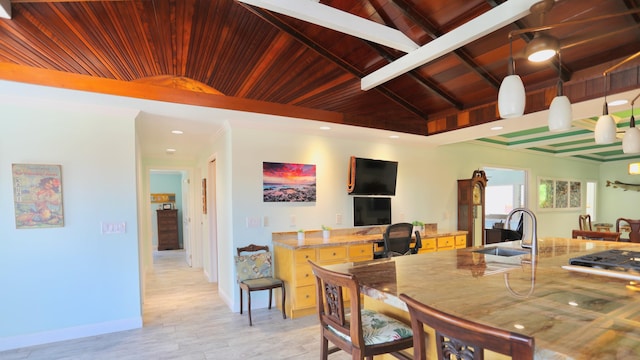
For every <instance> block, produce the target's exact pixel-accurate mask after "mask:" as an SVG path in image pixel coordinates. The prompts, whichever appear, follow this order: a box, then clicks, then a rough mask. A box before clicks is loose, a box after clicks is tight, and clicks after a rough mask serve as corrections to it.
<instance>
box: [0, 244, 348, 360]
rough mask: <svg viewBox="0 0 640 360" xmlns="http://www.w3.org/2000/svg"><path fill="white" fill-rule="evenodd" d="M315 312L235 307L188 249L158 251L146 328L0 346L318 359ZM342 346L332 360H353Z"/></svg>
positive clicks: (19, 354)
mask: <svg viewBox="0 0 640 360" xmlns="http://www.w3.org/2000/svg"><path fill="white" fill-rule="evenodd" d="M319 348H320V330H319V328H318V325H317V317H316V316H307V317H304V318H301V319H295V320H291V319H287V320H283V319H282V313H281V312H280V311H279V310H278V309H277V308H273V309H271V310H268V309H257V310H254V311H253V327H249V323H248V320H247V316H246V314H244V315H240V314H238V313H232V312H231V311H230V309H229V308H228V307H227V306H226V305H225V304H224V303H223V302H222V301H221V300H220V298H219V297H218V293H217V290H216V287H215V284H210V283H208V282H207V281H206V279H205V277H204V275H203V273H202V269H192V268H189V267H188V266H187V264H186V262H185V260H184V250H173V251H160V252H155V253H154V271H153V273H152V274H149V276H148V279H147V294H146V301H145V306H144V327H143V328H142V329H136V330H130V331H123V332H118V333H113V334H106V335H100V336H93V337H88V338H82V339H76V340H69V341H63V342H58V343H53V344H47V345H40V346H32V347H28V348H21V349H17V350H9V351H5V352H0V359H1V360H14V359H28V360H61V359H65V360H67V359H69V360H70V359H73V360H77V359H82V360H84V359H86V360H98V359H100V360H102V359H104V360H107V359H108V360H113V359H117V360H134V359H135V360H140V359H144V360H147V359H181V360H203V359H205V360H210V359H310V360H314V359H318V358H319V357H320V351H319ZM350 358H351V357H350V356H348V355H347V354H346V353H343V352H340V353H336V354H333V355H331V356H330V359H331V360H340V359H350Z"/></svg>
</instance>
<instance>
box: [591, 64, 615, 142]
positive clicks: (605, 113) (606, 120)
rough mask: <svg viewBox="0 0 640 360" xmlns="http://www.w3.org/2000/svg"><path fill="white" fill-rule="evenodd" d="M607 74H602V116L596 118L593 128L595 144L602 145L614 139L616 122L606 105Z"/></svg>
mask: <svg viewBox="0 0 640 360" xmlns="http://www.w3.org/2000/svg"><path fill="white" fill-rule="evenodd" d="M607 75H608V72H605V75H604V105H602V116H600V117H599V118H598V122H596V129H595V134H594V137H595V141H596V144H599V145H604V144H611V143H613V142H614V141H616V129H617V128H616V122H615V120H613V117H611V115H609V106H608V105H607Z"/></svg>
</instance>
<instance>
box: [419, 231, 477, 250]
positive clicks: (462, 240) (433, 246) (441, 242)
mask: <svg viewBox="0 0 640 360" xmlns="http://www.w3.org/2000/svg"><path fill="white" fill-rule="evenodd" d="M421 240H422V247H421V248H420V250H418V253H419V254H421V253H427V252H433V251H444V250H453V249H463V248H465V247H467V235H465V234H462V235H445V236H436V237H423V238H422V239H421Z"/></svg>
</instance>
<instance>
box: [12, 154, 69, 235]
mask: <svg viewBox="0 0 640 360" xmlns="http://www.w3.org/2000/svg"><path fill="white" fill-rule="evenodd" d="M11 168H12V174H13V199H14V205H15V217H16V228H17V229H33V228H49V227H63V226H64V212H63V207H62V167H61V166H60V165H35V164H12V165H11Z"/></svg>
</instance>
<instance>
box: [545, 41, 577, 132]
mask: <svg viewBox="0 0 640 360" xmlns="http://www.w3.org/2000/svg"><path fill="white" fill-rule="evenodd" d="M558 63H559V65H558V89H557V95H556V97H554V98H553V100H552V101H551V106H549V122H548V124H549V131H551V132H558V131H566V130H569V129H571V120H573V114H572V112H571V102H570V101H569V98H568V97H567V96H565V95H564V94H563V88H562V57H561V56H560V53H558Z"/></svg>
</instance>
